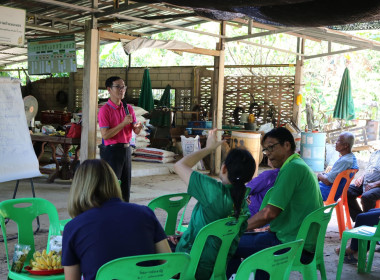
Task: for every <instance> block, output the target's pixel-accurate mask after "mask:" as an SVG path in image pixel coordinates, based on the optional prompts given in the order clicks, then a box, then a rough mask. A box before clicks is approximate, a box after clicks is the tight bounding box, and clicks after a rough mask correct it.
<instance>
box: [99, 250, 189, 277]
mask: <svg viewBox="0 0 380 280" xmlns="http://www.w3.org/2000/svg"><path fill="white" fill-rule="evenodd" d="M147 261H157V262H158V264H156V265H151V266H148V264H140V263H143V262H147ZM189 262H190V256H189V255H188V254H186V253H164V254H151V255H141V256H132V257H124V258H119V259H116V260H112V261H110V262H108V263H106V264H104V265H102V266H101V267H100V268H99V270H98V272H97V274H96V278H95V279H96V280H112V279H118V280H130V279H139V280H145V279H149V280H151V279H159V280H167V279H171V278H172V277H173V276H175V275H176V274H178V273H181V275H180V278H179V279H184V278H183V272H184V271H185V270H186V269H187V267H188V265H189Z"/></svg>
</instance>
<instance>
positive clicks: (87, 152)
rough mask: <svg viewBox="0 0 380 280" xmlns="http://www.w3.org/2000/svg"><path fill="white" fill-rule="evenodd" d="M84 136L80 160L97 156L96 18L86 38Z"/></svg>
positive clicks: (90, 25)
mask: <svg viewBox="0 0 380 280" xmlns="http://www.w3.org/2000/svg"><path fill="white" fill-rule="evenodd" d="M94 2H96V1H94ZM84 42H85V45H84V69H83V97H82V98H83V99H82V113H83V114H82V137H81V149H80V161H81V162H83V161H84V160H86V159H94V158H95V157H96V121H97V111H98V82H99V32H98V29H97V23H96V19H95V18H94V17H93V20H91V21H86V26H85V38H84Z"/></svg>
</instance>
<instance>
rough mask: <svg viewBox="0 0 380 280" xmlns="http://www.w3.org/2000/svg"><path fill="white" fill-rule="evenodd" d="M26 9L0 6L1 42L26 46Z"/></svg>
mask: <svg viewBox="0 0 380 280" xmlns="http://www.w3.org/2000/svg"><path fill="white" fill-rule="evenodd" d="M25 19H26V11H25V10H22V9H15V8H9V7H5V6H0V44H5V45H14V46H24V38H25Z"/></svg>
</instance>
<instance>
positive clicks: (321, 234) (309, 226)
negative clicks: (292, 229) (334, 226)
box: [294, 203, 337, 265]
mask: <svg viewBox="0 0 380 280" xmlns="http://www.w3.org/2000/svg"><path fill="white" fill-rule="evenodd" d="M336 205H337V203H334V204H331V205H328V206H324V207H321V208H319V209H317V210H315V211H313V212H311V213H310V214H309V215H307V216H306V218H305V219H304V220H303V221H302V224H301V226H300V228H299V230H298V234H297V237H296V240H300V239H303V240H304V246H305V245H311V246H312V247H313V249H314V250H313V251H314V258H313V260H314V259H316V258H317V257H323V248H324V242H325V235H326V230H327V225H328V223H329V222H330V219H331V215H332V212H333V210H334V207H335V206H336ZM303 249H304V247H303V248H302V250H303ZM302 250H299V251H298V252H297V255H296V258H295V260H294V265H301V255H302Z"/></svg>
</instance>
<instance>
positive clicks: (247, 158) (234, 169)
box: [224, 149, 256, 219]
mask: <svg viewBox="0 0 380 280" xmlns="http://www.w3.org/2000/svg"><path fill="white" fill-rule="evenodd" d="M224 164H225V166H226V168H227V171H228V180H229V181H230V182H231V184H232V185H233V188H231V197H232V201H233V203H234V215H233V216H234V217H235V218H236V219H237V218H239V215H240V212H241V205H242V203H243V200H244V197H245V192H246V187H245V184H246V183H247V182H249V181H251V179H252V177H253V174H254V173H255V171H256V162H255V160H254V158H253V157H252V155H251V153H250V152H249V151H248V150H243V149H232V150H231V151H230V152H229V153H228V155H227V158H226V160H225V161H224Z"/></svg>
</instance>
